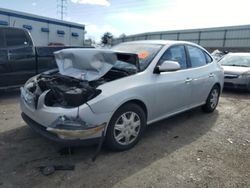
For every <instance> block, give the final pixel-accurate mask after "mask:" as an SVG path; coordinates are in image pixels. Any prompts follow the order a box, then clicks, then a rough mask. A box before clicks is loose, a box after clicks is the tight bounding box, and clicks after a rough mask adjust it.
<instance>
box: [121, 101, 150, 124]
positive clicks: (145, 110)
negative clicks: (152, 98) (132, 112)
mask: <svg viewBox="0 0 250 188" xmlns="http://www.w3.org/2000/svg"><path fill="white" fill-rule="evenodd" d="M128 103H134V104H137V105H138V106H140V107H141V108H142V110H143V111H144V112H145V115H146V119H147V117H148V110H147V107H146V105H145V104H144V102H142V101H140V100H138V99H133V100H130V101H127V102H125V103H124V104H123V105H125V104H128ZM123 105H121V106H123Z"/></svg>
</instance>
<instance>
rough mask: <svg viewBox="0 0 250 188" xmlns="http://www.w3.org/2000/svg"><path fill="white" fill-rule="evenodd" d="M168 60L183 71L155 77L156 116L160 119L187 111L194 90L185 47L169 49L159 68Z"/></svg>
mask: <svg viewBox="0 0 250 188" xmlns="http://www.w3.org/2000/svg"><path fill="white" fill-rule="evenodd" d="M166 60H173V61H177V62H178V63H179V64H180V66H181V70H177V71H173V72H162V73H160V74H154V75H153V76H154V86H155V88H154V91H153V92H154V93H155V102H156V103H157V106H158V109H157V110H156V111H155V116H156V117H160V118H161V117H164V116H167V115H170V114H173V113H176V112H178V111H182V110H184V109H186V108H187V106H189V99H190V97H191V90H192V88H191V86H190V82H189V80H188V79H189V78H190V77H191V74H190V72H189V69H188V64H187V56H186V52H185V48H184V45H175V46H171V47H169V48H168V49H167V50H166V52H165V53H164V54H163V56H162V57H161V59H160V60H159V62H158V64H157V66H158V65H160V64H161V63H162V62H164V61H166Z"/></svg>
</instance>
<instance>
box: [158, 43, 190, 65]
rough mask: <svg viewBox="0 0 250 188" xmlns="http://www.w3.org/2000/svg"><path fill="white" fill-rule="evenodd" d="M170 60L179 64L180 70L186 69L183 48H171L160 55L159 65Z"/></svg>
mask: <svg viewBox="0 0 250 188" xmlns="http://www.w3.org/2000/svg"><path fill="white" fill-rule="evenodd" d="M167 60H171V61H176V62H178V63H179V64H180V66H181V69H186V68H187V61H186V53H185V48H184V46H172V47H170V48H168V49H167V51H166V52H165V53H164V54H163V55H162V57H161V59H160V61H159V64H162V63H163V62H164V61H167Z"/></svg>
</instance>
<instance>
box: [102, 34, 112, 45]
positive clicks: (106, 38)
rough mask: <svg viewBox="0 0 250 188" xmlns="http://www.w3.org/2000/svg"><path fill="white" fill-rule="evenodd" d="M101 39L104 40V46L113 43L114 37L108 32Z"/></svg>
mask: <svg viewBox="0 0 250 188" xmlns="http://www.w3.org/2000/svg"><path fill="white" fill-rule="evenodd" d="M101 39H102V44H104V45H107V44H111V41H112V39H113V35H112V33H110V32H106V33H104V34H103V36H102V38H101Z"/></svg>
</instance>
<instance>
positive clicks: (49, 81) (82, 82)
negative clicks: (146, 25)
mask: <svg viewBox="0 0 250 188" xmlns="http://www.w3.org/2000/svg"><path fill="white" fill-rule="evenodd" d="M61 53H62V52H61ZM71 53H72V52H71ZM109 53H110V52H109ZM101 54H102V55H103V54H104V52H103V51H102V53H101ZM60 55H61V54H60ZM67 55H68V54H67ZM71 55H72V54H71ZM105 55H106V56H107V54H105ZM112 55H116V56H115V62H119V61H120V62H122V63H124V62H130V61H131V60H132V62H130V64H133V65H136V64H135V63H136V62H137V55H135V54H122V53H112ZM98 56H99V57H98V58H100V53H98ZM68 57H69V56H67V58H68ZM102 58H103V57H102ZM105 58H106V57H105ZM102 60H103V59H102ZM115 62H111V64H112V65H114V64H115ZM71 63H72V62H71ZM84 63H86V62H84ZM98 63H99V62H98ZM85 66H86V65H85ZM90 66H91V63H89V67H90ZM101 66H102V67H104V65H101ZM101 66H99V67H101ZM72 67H74V65H72ZM102 67H101V68H102ZM118 67H119V66H118ZM74 69H76V68H75V67H74ZM102 69H103V68H102ZM105 69H107V68H105ZM99 70H100V69H99ZM103 70H104V69H103ZM103 70H101V71H102V73H101V74H100V75H99V78H98V75H97V74H95V75H94V74H93V73H91V74H89V75H90V76H92V75H94V77H95V78H97V79H91V80H87V79H84V76H83V77H80V78H82V79H80V78H78V77H79V76H78V77H77V78H76V77H73V76H70V75H65V74H64V75H63V74H61V72H60V69H59V71H58V70H55V71H48V72H46V73H42V74H40V75H38V76H36V77H35V79H32V80H30V81H28V82H27V83H26V85H25V89H26V90H28V92H29V93H31V94H32V95H33V97H34V104H35V107H37V103H38V99H39V96H40V95H41V94H42V93H44V92H45V91H47V94H46V96H45V101H44V103H45V105H46V106H54V107H65V108H72V107H77V106H80V105H82V104H84V103H86V102H87V101H89V100H91V99H93V98H94V97H96V96H97V95H99V94H100V93H101V90H100V89H98V86H99V85H102V84H105V83H107V82H110V81H113V80H116V79H119V78H122V77H126V76H129V75H132V74H135V73H136V72H137V69H122V68H116V67H115V66H114V67H113V66H111V67H110V68H109V69H107V70H105V71H103ZM77 71H85V72H84V75H85V74H86V72H87V71H88V70H82V69H78V70H77ZM65 72H66V71H65ZM87 73H88V72H87ZM82 74H83V73H82ZM102 74H104V75H102ZM90 76H89V77H90Z"/></svg>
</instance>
